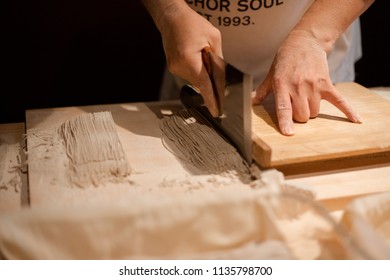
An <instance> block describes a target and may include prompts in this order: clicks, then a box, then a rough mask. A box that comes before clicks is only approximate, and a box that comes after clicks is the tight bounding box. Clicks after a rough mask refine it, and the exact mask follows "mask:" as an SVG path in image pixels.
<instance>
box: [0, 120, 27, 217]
mask: <svg viewBox="0 0 390 280" xmlns="http://www.w3.org/2000/svg"><path fill="white" fill-rule="evenodd" d="M24 133H25V131H24V123H9V124H0V139H1V141H3V142H4V143H7V144H9V145H15V144H18V143H20V144H21V143H22V140H23V136H24ZM21 160H23V157H22V156H21ZM6 164H9V163H8V162H7V163H6ZM6 167H10V166H9V165H7V166H6ZM20 177H21V178H20V179H21V186H20V189H18V190H16V189H15V188H13V187H8V188H0V213H4V212H6V211H12V210H15V209H19V208H21V207H24V206H28V203H29V201H28V185H27V175H26V174H25V173H21V174H20Z"/></svg>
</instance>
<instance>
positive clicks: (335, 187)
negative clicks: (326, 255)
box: [0, 89, 390, 213]
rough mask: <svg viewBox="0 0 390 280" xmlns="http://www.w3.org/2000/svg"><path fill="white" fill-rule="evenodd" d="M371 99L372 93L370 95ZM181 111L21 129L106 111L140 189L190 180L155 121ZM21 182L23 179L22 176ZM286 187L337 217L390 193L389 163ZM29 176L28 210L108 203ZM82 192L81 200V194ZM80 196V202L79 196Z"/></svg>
mask: <svg viewBox="0 0 390 280" xmlns="http://www.w3.org/2000/svg"><path fill="white" fill-rule="evenodd" d="M377 93H378V94H380V95H382V96H384V97H387V98H390V91H387V90H386V89H380V90H379V91H378V92H377ZM373 94H374V92H373ZM179 107H180V104H179V103H178V102H151V103H133V104H112V105H100V106H85V107H69V108H53V109H40V110H29V111H27V114H26V116H27V119H26V128H27V129H29V128H39V127H44V126H47V125H55V124H59V123H61V122H62V121H65V120H67V119H68V118H70V117H72V116H76V115H77V114H79V113H82V112H93V111H99V110H100V111H101V110H110V111H111V112H112V114H113V117H114V120H115V123H116V124H117V127H118V134H119V137H120V138H121V141H122V143H123V146H124V149H125V151H126V153H127V154H128V156H129V160H130V162H131V164H132V167H133V168H135V170H136V171H137V172H136V173H137V174H136V175H135V176H136V180H137V182H139V184H141V185H142V184H143V185H145V186H147V188H150V187H153V184H154V183H155V184H157V183H158V182H161V180H164V178H167V177H169V174H175V173H176V174H183V176H187V175H191V173H190V172H188V170H186V169H185V168H184V167H183V166H182V165H181V164H180V163H179V162H178V161H177V159H176V158H175V157H174V155H172V153H170V152H169V151H167V150H166V149H165V148H164V147H163V145H162V144H161V139H160V138H161V132H160V129H159V119H161V118H162V117H163V116H164V114H168V113H169V112H170V111H174V110H177V109H178V108H179ZM23 134H24V124H2V125H0V135H3V136H6V137H10V135H13V136H12V137H14V139H17V140H18V141H19V140H21V139H22V137H23ZM24 176H26V175H24ZM285 178H286V181H287V182H288V183H291V184H293V185H296V186H299V187H302V188H304V189H308V190H311V191H312V192H313V193H314V194H315V195H316V200H318V201H320V202H321V203H322V204H323V205H324V206H325V207H326V208H327V209H328V210H329V211H331V212H335V213H336V212H339V211H342V209H343V208H344V207H345V206H346V205H347V204H348V203H349V202H350V201H351V200H353V199H354V198H356V197H360V196H363V195H367V194H372V193H378V192H390V163H389V162H386V160H385V162H383V161H379V163H377V164H375V163H374V164H369V165H365V166H352V167H349V168H344V169H337V170H330V171H323V172H314V173H305V172H303V173H302V174H292V175H285ZM34 180H37V177H35V175H34V174H31V173H30V174H29V182H30V185H29V191H30V201H29V203H30V206H34V205H45V204H49V205H50V204H51V203H56V204H62V203H64V204H65V203H68V202H71V203H74V197H78V200H79V201H82V202H85V201H87V200H93V199H96V200H98V201H100V200H104V199H111V198H112V196H110V192H113V189H110V188H102V189H100V190H97V188H95V189H93V190H87V191H86V192H87V193H86V192H85V190H83V191H80V190H78V191H77V190H76V191H75V192H74V193H73V194H70V193H69V190H67V189H65V191H61V192H59V191H58V189H57V190H55V189H53V192H52V193H50V191H49V192H48V190H47V189H45V190H44V189H43V188H42V186H41V185H39V184H38V183H37V182H36V181H34ZM27 189H28V188H27V183H26V180H25V177H24V186H23V187H22V189H21V192H20V193H16V192H15V191H13V190H4V189H1V190H0V206H1V208H0V210H1V211H2V212H3V211H7V209H14V208H16V207H21V206H25V205H26V204H28V200H27V199H26V194H27ZM83 192H84V193H85V194H83ZM114 192H116V194H115V195H116V196H123V195H124V194H125V196H126V195H131V194H129V193H127V191H123V190H122V189H121V188H120V187H119V188H117V189H116V190H115V191H114ZM83 195H85V196H83Z"/></svg>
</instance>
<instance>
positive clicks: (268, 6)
mask: <svg viewBox="0 0 390 280" xmlns="http://www.w3.org/2000/svg"><path fill="white" fill-rule="evenodd" d="M186 2H187V3H188V5H189V6H190V7H191V8H193V9H194V10H195V11H196V12H198V13H199V14H201V15H203V16H204V17H205V18H207V19H208V20H209V21H210V22H211V23H212V24H213V25H214V26H216V27H217V28H218V29H219V30H220V31H221V35H222V51H223V55H224V58H225V60H226V61H227V62H229V63H230V64H232V65H233V66H235V67H236V68H238V69H240V70H241V71H243V72H245V73H247V74H251V75H252V76H253V81H254V83H253V87H254V88H256V87H257V86H258V85H260V83H261V82H262V81H263V80H264V79H265V77H266V75H267V72H268V70H269V67H270V65H271V63H272V61H273V58H274V56H275V53H276V51H277V50H278V48H279V46H280V45H281V43H282V42H283V41H284V39H285V38H286V37H287V35H288V33H289V32H290V30H291V29H292V28H293V27H294V26H295V25H296V23H297V22H298V21H299V20H300V18H301V17H302V15H303V13H304V12H305V11H306V9H307V8H308V7H309V6H310V5H311V3H312V2H313V0H186ZM361 55H362V49H361V37H360V25H359V19H357V20H356V21H355V22H354V23H353V24H352V25H351V26H350V27H349V28H348V29H347V30H346V32H345V33H344V34H342V35H341V36H340V38H339V39H338V40H337V41H336V43H335V46H334V49H333V51H332V52H331V53H330V54H329V55H328V64H329V71H330V76H331V79H332V81H333V82H334V83H336V82H350V81H354V79H355V69H354V65H355V62H356V61H357V60H358V59H359V58H360V57H361ZM183 83H184V81H182V80H181V79H178V78H177V77H173V76H172V75H171V74H170V73H169V72H168V71H167V70H166V71H165V73H164V77H163V83H162V87H161V93H160V97H161V99H162V100H166V99H178V98H179V90H180V88H181V86H182V85H183Z"/></svg>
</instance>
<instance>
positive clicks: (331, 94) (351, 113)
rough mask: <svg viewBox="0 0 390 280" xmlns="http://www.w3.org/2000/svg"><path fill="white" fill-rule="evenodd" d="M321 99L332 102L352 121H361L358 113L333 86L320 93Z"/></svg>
mask: <svg viewBox="0 0 390 280" xmlns="http://www.w3.org/2000/svg"><path fill="white" fill-rule="evenodd" d="M322 99H324V100H326V101H328V102H330V103H331V104H333V105H334V106H335V107H336V108H337V109H339V110H340V111H341V112H343V113H344V115H345V116H346V117H347V118H348V119H349V120H350V121H351V122H354V123H362V119H361V117H360V116H359V114H358V113H357V112H356V111H355V110H354V109H353V108H352V106H351V105H350V104H349V103H348V101H347V100H346V99H345V97H344V96H343V95H342V94H341V93H340V92H339V91H338V90H337V89H336V88H335V87H334V86H333V89H332V90H329V91H326V92H325V93H324V94H322Z"/></svg>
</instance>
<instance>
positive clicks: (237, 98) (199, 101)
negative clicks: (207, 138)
mask: <svg viewBox="0 0 390 280" xmlns="http://www.w3.org/2000/svg"><path fill="white" fill-rule="evenodd" d="M202 60H203V64H204V66H205V68H206V70H207V72H208V74H209V78H210V81H211V84H212V88H213V94H214V97H215V100H216V102H217V106H218V111H219V116H218V117H213V116H212V115H211V113H210V112H209V110H208V109H207V107H206V106H205V105H204V103H203V98H202V96H201V95H200V94H199V93H198V92H197V91H196V89H195V88H194V87H192V86H191V85H185V86H183V88H182V89H181V93H180V99H181V102H182V104H183V105H184V106H185V107H186V108H195V109H197V110H198V112H199V113H200V114H201V115H202V116H203V117H204V118H205V119H206V120H207V121H208V122H209V123H210V124H211V125H212V126H213V127H214V128H215V129H216V131H218V132H219V133H220V135H221V136H223V137H224V138H225V139H226V140H227V141H229V142H230V143H231V144H232V145H233V146H234V147H235V148H236V149H237V150H238V152H239V153H240V154H241V156H242V157H243V158H244V159H245V161H246V162H247V163H249V164H251V163H252V120H251V100H250V97H251V91H252V77H251V75H248V74H245V73H243V72H242V71H240V70H238V69H237V68H235V67H234V66H232V65H230V64H229V63H227V62H226V61H224V60H223V59H222V58H221V57H219V56H217V55H215V54H214V53H213V52H211V51H210V50H206V49H205V50H203V51H202Z"/></svg>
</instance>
